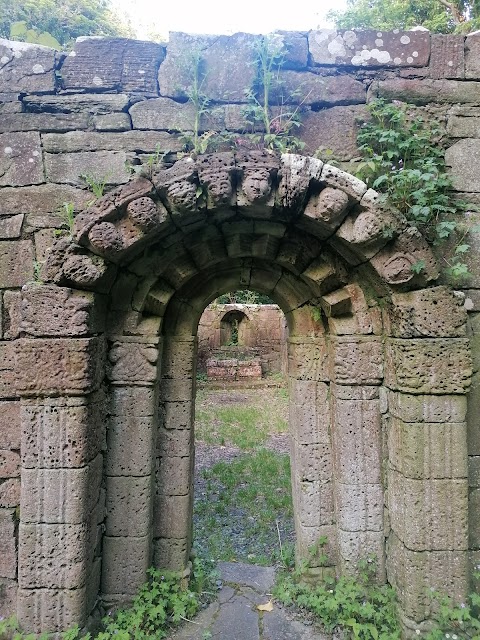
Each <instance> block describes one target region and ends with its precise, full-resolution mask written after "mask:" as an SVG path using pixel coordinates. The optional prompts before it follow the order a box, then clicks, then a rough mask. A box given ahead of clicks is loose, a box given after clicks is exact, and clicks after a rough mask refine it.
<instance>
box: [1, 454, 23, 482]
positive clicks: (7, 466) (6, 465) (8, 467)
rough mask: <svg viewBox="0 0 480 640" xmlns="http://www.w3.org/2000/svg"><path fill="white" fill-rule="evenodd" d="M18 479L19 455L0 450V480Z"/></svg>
mask: <svg viewBox="0 0 480 640" xmlns="http://www.w3.org/2000/svg"><path fill="white" fill-rule="evenodd" d="M19 477H20V453H19V452H18V451H10V450H5V449H0V479H3V478H19Z"/></svg>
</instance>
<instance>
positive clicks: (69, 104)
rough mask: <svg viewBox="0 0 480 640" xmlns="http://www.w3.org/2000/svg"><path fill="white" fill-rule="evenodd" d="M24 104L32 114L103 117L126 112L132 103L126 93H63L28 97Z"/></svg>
mask: <svg viewBox="0 0 480 640" xmlns="http://www.w3.org/2000/svg"><path fill="white" fill-rule="evenodd" d="M22 102H23V104H24V105H25V107H26V108H27V110H28V111H29V112H32V113H43V112H45V111H46V112H48V113H90V114H92V115H102V114H109V113H115V112H118V111H125V110H126V109H127V107H128V105H129V103H130V98H129V96H128V94H126V93H119V94H114V93H71V94H68V93H62V94H61V95H39V96H36V95H26V96H23V99H22Z"/></svg>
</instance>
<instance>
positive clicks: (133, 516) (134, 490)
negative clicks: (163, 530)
mask: <svg viewBox="0 0 480 640" xmlns="http://www.w3.org/2000/svg"><path fill="white" fill-rule="evenodd" d="M106 486H107V502H106V512H107V517H106V522H105V534H106V535H107V536H116V537H136V538H139V537H143V536H148V534H149V531H150V526H151V513H152V490H153V487H152V477H151V476H144V477H133V478H132V477H111V476H107V478H106Z"/></svg>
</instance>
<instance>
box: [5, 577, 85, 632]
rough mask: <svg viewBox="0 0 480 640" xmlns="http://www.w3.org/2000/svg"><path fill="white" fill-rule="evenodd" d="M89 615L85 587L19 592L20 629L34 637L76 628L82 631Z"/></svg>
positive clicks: (18, 612)
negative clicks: (27, 631) (31, 632)
mask: <svg viewBox="0 0 480 640" xmlns="http://www.w3.org/2000/svg"><path fill="white" fill-rule="evenodd" d="M89 613H90V611H89V610H88V609H87V594H86V588H85V587H82V588H80V589H19V590H18V604H17V615H18V620H19V622H20V624H21V626H22V628H23V629H29V630H31V631H33V632H34V633H37V634H40V633H44V632H49V633H63V632H64V631H65V629H71V628H72V627H73V626H75V625H78V626H79V627H80V628H82V627H84V625H85V624H86V622H87V616H88V614H89Z"/></svg>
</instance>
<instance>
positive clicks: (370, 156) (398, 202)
mask: <svg viewBox="0 0 480 640" xmlns="http://www.w3.org/2000/svg"><path fill="white" fill-rule="evenodd" d="M368 108H369V111H370V116H371V117H370V120H369V121H368V122H365V123H364V124H363V125H362V127H361V129H360V131H359V133H358V136H357V140H358V143H359V149H360V151H361V153H362V155H363V157H364V160H363V161H362V162H361V163H360V165H359V167H358V171H357V175H358V176H359V177H360V178H361V179H362V180H364V181H365V182H366V183H367V184H368V185H369V186H371V187H372V188H373V189H376V190H377V191H380V192H381V193H383V194H385V199H386V200H388V202H389V203H390V204H392V205H394V206H395V207H396V208H397V209H399V211H400V212H401V213H403V214H404V216H405V217H406V218H407V219H408V221H409V222H410V223H411V224H412V225H414V226H415V227H417V228H418V229H419V231H421V232H422V234H423V235H424V237H425V238H426V239H427V241H428V242H429V243H430V244H432V245H434V246H437V245H441V244H442V243H445V241H447V240H449V241H450V242H449V246H452V247H453V248H452V249H451V251H450V255H447V256H445V255H443V256H442V258H443V260H444V261H445V263H446V272H447V274H448V275H449V276H450V277H452V278H454V279H456V280H458V279H462V278H467V277H468V276H469V275H470V274H469V271H468V267H467V264H466V263H465V254H467V253H468V251H469V250H470V245H469V244H468V242H467V241H466V238H467V237H468V235H469V233H472V232H476V231H479V230H480V225H473V224H471V223H469V221H468V214H467V212H468V211H469V210H470V211H472V209H475V207H473V206H472V205H471V204H469V203H467V202H464V201H462V200H459V199H454V197H453V193H452V192H453V185H452V180H451V178H450V176H449V175H448V173H447V170H446V166H445V147H444V134H443V131H442V130H441V128H440V127H439V126H438V123H435V122H433V121H430V120H429V119H428V118H425V117H424V112H423V111H422V110H421V109H420V108H418V107H415V106H413V105H408V104H405V103H402V102H398V101H394V102H392V103H387V102H385V101H384V100H375V101H373V102H371V103H370V104H369V106H368ZM414 267H415V268H417V266H416V265H414ZM418 268H419V269H420V268H421V265H418Z"/></svg>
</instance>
